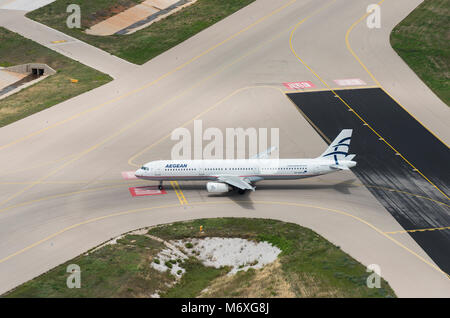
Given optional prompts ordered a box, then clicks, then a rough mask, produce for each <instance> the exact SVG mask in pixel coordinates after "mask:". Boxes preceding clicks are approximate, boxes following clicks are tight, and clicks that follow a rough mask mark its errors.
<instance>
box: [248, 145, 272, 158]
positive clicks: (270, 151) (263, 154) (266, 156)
mask: <svg viewBox="0 0 450 318" xmlns="http://www.w3.org/2000/svg"><path fill="white" fill-rule="evenodd" d="M275 150H277V147H275V146H273V147H270V148H268V149H267V150H266V151H263V152H260V153H259V154H257V155H254V156H253V157H251V158H250V159H268V158H269V156H270V154H271V153H272V152H274V151H275Z"/></svg>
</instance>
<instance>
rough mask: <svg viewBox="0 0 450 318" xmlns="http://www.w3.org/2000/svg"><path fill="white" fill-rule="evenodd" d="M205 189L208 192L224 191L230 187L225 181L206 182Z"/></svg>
mask: <svg viewBox="0 0 450 318" xmlns="http://www.w3.org/2000/svg"><path fill="white" fill-rule="evenodd" d="M206 190H208V192H210V193H225V192H228V191H231V187H230V186H229V185H228V184H226V183H220V182H208V183H207V184H206Z"/></svg>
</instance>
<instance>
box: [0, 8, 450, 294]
mask: <svg viewBox="0 0 450 318" xmlns="http://www.w3.org/2000/svg"><path fill="white" fill-rule="evenodd" d="M420 2H421V1H420V0H395V1H394V0H386V1H383V2H382V3H381V5H382V10H383V11H382V12H383V15H382V17H383V27H382V28H381V29H377V30H372V29H368V28H367V26H366V23H365V21H364V19H365V18H366V17H367V13H366V9H367V6H368V5H369V4H372V1H370V0H283V1H273V0H257V1H255V2H254V3H252V4H251V5H249V6H248V7H246V8H244V9H242V10H240V11H239V12H236V13H235V14H233V15H231V16H229V17H228V18H226V19H224V20H223V21H220V22H219V23H217V24H215V25H214V26H212V27H211V28H208V29H206V30H204V31H202V32H200V33H199V34H197V35H196V36H194V37H192V38H191V39H189V40H187V41H185V42H183V43H181V44H180V45H178V46H177V47H174V48H173V49H171V50H169V51H167V52H165V53H164V54H161V55H160V56H158V57H156V58H154V59H152V60H151V61H149V62H148V63H145V64H144V65H142V66H135V65H132V66H131V67H130V68H129V71H127V70H128V65H129V64H130V63H128V62H125V61H120V62H118V63H116V61H117V58H112V57H110V58H108V59H106V58H105V59H103V58H102V57H104V56H107V53H105V52H102V51H100V52H99V50H97V49H95V50H94V49H92V48H91V49H89V50H81V49H80V48H82V47H85V45H84V44H83V43H78V42H76V43H72V42H70V43H68V44H67V45H66V44H61V45H59V46H57V49H58V50H59V51H61V52H63V53H64V52H65V53H66V54H67V55H71V56H73V57H74V58H76V59H77V60H79V61H85V63H86V64H89V65H90V66H92V67H95V65H96V64H98V69H102V70H106V71H107V70H112V74H113V75H114V77H115V79H114V81H112V82H110V83H108V84H106V85H104V86H102V87H99V88H97V89H95V90H92V91H90V92H87V93H85V94H83V95H80V96H77V97H75V98H72V99H70V100H67V101H65V102H63V103H61V104H59V105H56V106H54V107H51V108H49V109H47V110H44V111H42V112H39V113H37V114H34V115H32V116H29V117H27V118H25V119H23V120H20V121H17V122H15V123H13V124H11V125H8V126H5V127H2V128H0V167H1V168H0V293H3V292H5V291H7V290H9V289H11V288H13V287H15V286H17V285H18V284H21V283H23V282H25V281H27V280H29V279H32V278H33V277H36V276H37V275H39V274H42V273H44V272H45V271H47V270H49V269H51V268H53V267H55V266H56V265H58V264H61V263H63V262H65V261H67V260H69V259H71V258H73V257H75V256H77V255H79V254H81V253H83V252H85V251H86V250H88V249H90V248H92V247H95V246H97V245H98V244H101V243H102V242H104V241H106V240H108V239H110V238H112V237H115V236H118V235H120V234H122V233H124V232H127V231H130V230H134V229H137V228H141V227H146V226H151V225H155V224H161V223H169V222H174V221H178V220H187V219H195V218H204V217H221V216H235V217H262V218H273V219H279V220H283V221H288V222H294V223H297V224H300V225H302V226H306V227H309V228H311V229H313V230H314V231H316V232H317V233H319V234H320V235H322V236H324V237H325V238H326V239H328V240H329V241H331V242H332V243H334V244H336V245H338V246H340V247H341V248H342V249H343V250H344V251H345V252H346V253H348V254H350V255H351V256H352V257H354V258H355V259H357V260H358V261H360V262H361V263H363V264H365V265H369V264H378V265H379V266H380V267H381V270H382V276H383V277H384V278H386V279H387V281H388V282H389V283H390V285H391V286H392V288H393V289H394V291H395V292H396V293H397V295H399V296H403V297H408V296H415V297H449V296H450V280H449V279H448V277H447V276H446V274H445V273H443V272H442V270H441V269H440V268H439V267H438V266H437V265H436V262H435V261H434V260H433V259H432V258H430V256H429V255H428V254H427V252H425V251H424V249H423V248H422V247H421V246H420V245H419V244H417V242H416V241H415V240H414V239H413V238H412V237H411V236H410V235H409V234H408V233H405V232H404V228H403V227H402V226H401V225H400V224H399V222H398V221H397V220H396V219H395V218H394V217H393V216H392V215H391V214H390V213H388V212H387V211H386V209H385V208H384V206H383V205H382V204H381V203H380V202H379V201H378V200H377V199H376V197H375V196H374V195H373V193H372V192H371V191H372V190H368V189H367V188H366V187H365V186H363V184H362V183H361V182H360V181H359V180H358V179H357V177H356V176H355V174H354V173H352V172H339V173H335V174H330V175H327V176H322V177H317V178H311V179H305V180H298V181H292V182H276V181H270V182H269V181H267V182H266V181H264V182H261V183H258V184H257V190H256V191H255V192H253V193H250V194H249V195H246V196H232V195H223V196H217V195H210V194H208V193H207V192H206V189H205V184H204V183H201V182H199V183H195V182H180V183H179V184H170V183H166V184H165V189H166V191H167V193H166V194H162V195H151V196H142V197H132V196H131V195H130V191H129V188H130V187H134V186H148V185H150V186H151V185H155V184H154V183H151V182H150V183H149V182H147V183H146V182H143V181H137V180H124V179H123V177H122V172H125V171H133V170H135V169H136V168H137V167H139V166H140V165H142V164H143V163H145V162H148V161H151V160H156V159H169V158H170V154H171V150H172V147H173V146H174V141H173V140H171V139H170V136H171V132H172V131H173V130H174V129H176V128H179V127H186V128H187V129H189V130H190V131H191V132H193V121H194V120H197V119H201V120H202V121H203V127H204V128H205V129H206V128H207V127H215V128H219V129H220V130H221V131H225V129H226V128H237V127H243V128H248V127H253V128H269V129H270V128H278V129H279V132H280V157H281V158H308V157H315V156H318V155H320V153H322V151H323V150H324V149H325V148H326V142H324V140H323V139H322V138H321V136H320V135H319V134H318V133H317V132H316V131H315V130H314V129H313V128H312V127H311V126H310V124H309V123H308V122H307V120H305V119H304V118H303V117H302V116H301V115H300V114H299V112H298V110H297V108H296V107H295V106H294V105H293V104H292V102H291V101H290V100H289V99H288V98H287V97H286V95H285V90H286V89H287V88H286V86H285V85H284V84H283V83H288V82H300V81H308V82H311V83H312V84H313V85H314V88H311V89H327V88H329V86H332V87H333V86H335V85H337V84H336V82H335V80H338V79H352V78H357V79H360V80H361V82H363V83H365V85H363V86H367V87H371V86H377V87H381V86H382V87H383V88H384V89H386V90H387V91H389V93H390V94H392V95H393V96H395V98H396V100H398V101H399V102H400V103H401V104H402V105H403V106H404V107H406V108H407V109H408V111H409V112H411V114H413V115H414V117H416V118H418V119H419V120H420V121H421V122H422V123H423V124H424V125H425V126H426V127H427V128H428V129H430V130H432V131H433V133H434V134H436V135H438V136H439V137H440V138H441V139H442V140H443V141H444V142H446V143H448V142H449V141H450V131H449V129H448V122H450V112H449V109H448V107H447V106H446V105H445V104H443V103H442V102H441V101H440V100H439V99H438V98H437V97H436V96H435V95H434V94H433V93H432V92H431V91H430V90H429V89H428V88H427V87H426V86H424V84H423V83H422V82H421V81H420V80H419V79H418V78H417V76H416V75H415V74H414V73H413V72H412V71H411V70H410V69H409V68H408V66H407V65H405V64H404V63H403V62H402V61H401V60H400V59H399V57H398V56H397V54H396V53H395V52H394V51H393V50H392V49H391V48H390V46H389V45H388V43H389V34H390V31H391V29H392V28H393V27H394V26H395V25H396V24H397V23H398V22H399V21H401V20H402V19H403V18H404V17H406V16H407V15H408V14H409V12H411V11H412V10H413V9H414V8H415V7H416V6H417V5H418V4H419V3H420ZM21 14H22V15H23V12H16V11H14V13H10V12H7V11H6V12H5V11H4V10H0V16H11V17H15V16H19V15H21ZM18 21H20V20H17V19H12V18H11V19H6V20H3V21H2V25H4V26H5V27H6V28H10V29H12V30H16V31H17V32H19V33H21V34H22V33H23V34H24V35H26V36H27V37H29V38H32V39H33V38H34V37H36V40H37V41H39V42H40V43H43V44H45V43H47V44H48V46H49V47H52V46H51V45H50V44H49V43H51V41H53V40H57V38H55V36H56V35H58V36H61V34H57V32H56V33H55V32H50V31H49V29H48V28H45V27H41V28H38V29H33V28H30V27H29V26H33V25H35V24H34V23H19V22H18ZM55 49H56V48H55ZM97 53H98V54H97ZM116 65H117V69H116V71H114V68H115V66H116ZM347 88H349V87H347ZM306 90H308V89H306ZM293 91H296V90H290V92H293ZM436 195H438V194H436ZM418 204H419V203H418ZM420 204H423V202H420ZM442 233H443V232H442ZM422 234H424V233H420V235H422ZM439 235H440V234H439ZM412 277H413V278H414V279H412Z"/></svg>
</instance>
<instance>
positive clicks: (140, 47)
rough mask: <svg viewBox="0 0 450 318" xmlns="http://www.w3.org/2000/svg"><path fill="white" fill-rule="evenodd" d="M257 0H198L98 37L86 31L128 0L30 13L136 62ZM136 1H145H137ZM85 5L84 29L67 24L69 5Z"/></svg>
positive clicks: (85, 1) (62, 1) (87, 1)
mask: <svg viewBox="0 0 450 318" xmlns="http://www.w3.org/2000/svg"><path fill="white" fill-rule="evenodd" d="M253 1H254V0H226V1H224V0H198V1H197V2H196V3H195V4H193V5H191V6H189V7H187V8H184V9H183V10H181V11H179V12H177V13H174V14H173V15H171V16H169V17H167V18H165V19H163V20H161V21H158V22H155V23H153V24H152V25H150V26H149V27H147V28H145V29H142V30H140V31H137V32H135V33H133V34H129V35H111V36H94V35H89V34H86V33H84V32H83V30H85V29H87V28H89V27H90V26H92V24H93V23H94V22H95V21H97V22H98V21H99V18H100V17H102V15H103V16H104V17H107V16H110V13H109V12H110V11H111V8H113V7H116V6H118V5H122V6H123V7H126V6H127V5H129V4H130V2H133V1H130V0H129V1H126V0H113V1H112V0H100V1H91V0H57V1H55V2H53V3H51V4H49V5H47V6H45V7H42V8H40V9H38V10H35V11H33V12H30V13H28V14H27V16H28V17H29V18H31V19H34V20H36V21H38V22H41V23H43V24H46V25H48V26H50V27H52V28H55V29H58V30H60V31H62V32H64V33H66V34H69V35H71V36H73V37H76V38H78V39H80V40H82V41H85V42H87V43H90V44H92V45H94V46H97V47H99V48H101V49H102V50H105V51H107V52H110V53H111V54H114V55H117V56H118V57H121V58H123V59H125V60H128V61H130V62H132V63H136V64H143V63H145V62H147V61H148V60H150V59H152V58H153V57H155V56H157V55H159V54H161V53H163V52H164V51H167V50H168V49H170V48H172V47H174V46H176V45H177V44H179V43H181V42H183V41H185V40H187V39H188V38H190V37H192V36H193V35H195V34H197V33H198V32H200V31H202V30H204V29H206V28H207V27H209V26H211V25H213V24H214V23H216V22H218V21H220V20H222V19H223V18H225V17H227V16H229V15H230V14H232V13H234V12H236V11H238V10H239V9H241V8H243V7H245V6H246V5H248V4H250V3H251V2H253ZM134 2H142V0H135V1H134ZM72 3H73V4H78V5H80V8H81V29H69V28H67V26H66V19H67V17H68V15H69V14H68V13H66V8H67V6H68V5H69V4H72Z"/></svg>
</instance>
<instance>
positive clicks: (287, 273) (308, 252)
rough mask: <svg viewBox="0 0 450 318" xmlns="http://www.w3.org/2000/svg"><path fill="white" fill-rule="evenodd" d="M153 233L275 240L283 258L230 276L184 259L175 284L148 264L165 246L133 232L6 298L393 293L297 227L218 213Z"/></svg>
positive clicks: (170, 236)
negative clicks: (70, 282)
mask: <svg viewBox="0 0 450 318" xmlns="http://www.w3.org/2000/svg"><path fill="white" fill-rule="evenodd" d="M200 225H203V228H204V232H205V233H203V234H201V233H199V226H200ZM148 233H149V234H151V235H153V236H156V237H159V238H162V239H164V240H173V239H183V238H194V237H197V238H200V237H205V236H210V237H240V238H245V239H250V240H256V241H268V242H271V243H272V244H273V245H276V246H277V247H279V248H280V249H281V250H282V252H281V254H280V255H279V258H278V259H277V261H275V262H274V263H272V264H269V265H266V266H265V267H264V268H262V269H257V270H255V269H250V270H248V271H247V272H238V273H237V274H236V275H232V276H228V275H226V273H227V272H228V271H229V268H219V269H216V268H212V267H206V266H204V265H202V264H201V263H200V262H199V261H198V260H196V259H195V258H190V259H188V260H186V261H185V262H184V263H183V268H185V269H186V273H185V274H184V275H183V277H182V278H181V279H180V281H178V282H176V280H175V278H174V277H173V276H171V274H170V273H168V272H166V273H161V272H158V271H156V270H155V269H153V268H152V267H151V266H150V264H151V262H152V261H155V256H156V255H157V254H158V252H159V251H160V250H161V249H162V248H163V244H162V243H160V242H158V241H156V240H153V239H151V238H149V237H147V236H145V235H135V234H129V235H126V236H125V237H123V238H122V239H119V240H117V244H114V245H105V246H104V247H101V248H98V249H95V250H92V251H90V252H89V253H88V254H85V255H81V256H79V257H76V258H75V259H72V260H70V261H68V262H66V263H65V264H62V265H60V266H58V267H56V268H55V269H53V270H50V271H49V272H47V273H45V274H43V275H41V276H39V277H37V278H35V279H33V280H31V281H29V282H27V283H25V284H23V285H21V286H19V287H18V288H16V289H15V290H13V291H10V292H9V293H7V294H5V295H3V297H149V296H150V295H153V294H154V293H155V292H158V294H159V295H161V296H162V297H395V294H394V292H393V291H392V289H391V288H390V287H389V285H388V284H387V282H386V281H384V280H382V284H381V288H379V289H377V288H373V289H370V288H368V287H367V286H366V279H367V277H368V275H369V273H367V272H366V269H365V267H364V266H363V265H362V264H360V263H359V262H357V261H356V260H354V259H353V258H352V257H350V256H349V255H347V254H346V253H344V252H343V251H342V250H341V249H340V248H339V247H336V246H334V245H333V244H331V243H330V242H328V241H326V240H325V239H324V238H323V237H321V236H319V235H318V234H316V233H315V232H313V231H311V230H309V229H306V228H303V227H301V226H298V225H296V224H291V223H284V222H280V221H274V220H266V219H241V218H218V219H202V220H195V221H189V222H179V223H174V224H171V225H162V226H158V227H155V228H151V229H150V230H149V231H148ZM69 264H77V265H79V266H80V268H81V288H80V289H69V288H67V287H66V279H67V277H68V273H66V268H67V266H68V265H69ZM175 282H176V283H175ZM206 288H207V289H206Z"/></svg>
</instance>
